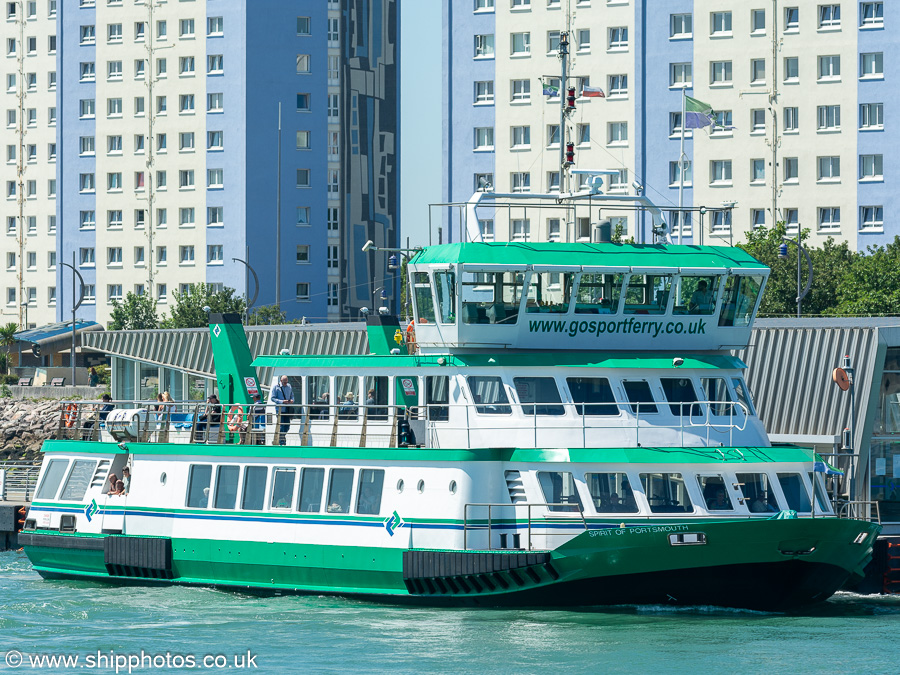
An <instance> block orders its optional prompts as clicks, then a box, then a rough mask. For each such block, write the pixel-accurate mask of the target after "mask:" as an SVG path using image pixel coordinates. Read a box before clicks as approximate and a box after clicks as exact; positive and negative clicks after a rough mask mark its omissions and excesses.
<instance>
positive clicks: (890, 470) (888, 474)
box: [869, 347, 900, 523]
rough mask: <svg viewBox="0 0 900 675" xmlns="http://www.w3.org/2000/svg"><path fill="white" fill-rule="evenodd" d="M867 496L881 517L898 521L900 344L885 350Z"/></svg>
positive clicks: (899, 502) (885, 519) (899, 491)
mask: <svg viewBox="0 0 900 675" xmlns="http://www.w3.org/2000/svg"><path fill="white" fill-rule="evenodd" d="M869 476H870V478H869V488H870V493H869V494H870V499H872V500H875V501H878V502H880V503H879V508H880V509H881V520H882V522H887V523H900V348H897V347H893V348H889V349H888V350H887V353H886V354H885V359H884V372H883V374H882V376H881V385H880V390H879V393H878V407H877V408H876V412H875V424H874V426H873V433H872V443H871V445H870V446H869Z"/></svg>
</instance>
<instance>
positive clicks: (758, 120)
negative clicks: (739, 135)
mask: <svg viewBox="0 0 900 675" xmlns="http://www.w3.org/2000/svg"><path fill="white" fill-rule="evenodd" d="M750 133H751V134H764V133H766V111H765V110H764V109H762V108H755V109H753V110H751V111H750Z"/></svg>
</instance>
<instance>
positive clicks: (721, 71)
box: [709, 61, 731, 86]
mask: <svg viewBox="0 0 900 675" xmlns="http://www.w3.org/2000/svg"><path fill="white" fill-rule="evenodd" d="M709 67H710V84H713V85H720V86H724V85H730V84H731V61H713V62H711V63H710V66H709Z"/></svg>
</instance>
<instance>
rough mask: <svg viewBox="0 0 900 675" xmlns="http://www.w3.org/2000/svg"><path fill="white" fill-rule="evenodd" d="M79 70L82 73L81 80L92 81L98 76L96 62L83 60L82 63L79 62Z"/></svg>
mask: <svg viewBox="0 0 900 675" xmlns="http://www.w3.org/2000/svg"><path fill="white" fill-rule="evenodd" d="M78 72H79V73H80V76H79V80H80V81H81V82H92V81H93V80H94V79H95V77H96V73H95V70H94V62H93V61H83V62H82V63H81V64H79V71H78Z"/></svg>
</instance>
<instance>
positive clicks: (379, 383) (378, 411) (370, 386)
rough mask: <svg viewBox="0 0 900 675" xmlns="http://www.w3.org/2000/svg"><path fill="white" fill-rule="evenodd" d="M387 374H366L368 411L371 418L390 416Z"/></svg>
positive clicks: (377, 418) (384, 418)
mask: <svg viewBox="0 0 900 675" xmlns="http://www.w3.org/2000/svg"><path fill="white" fill-rule="evenodd" d="M387 404H388V377H387V375H367V376H366V412H367V413H368V418H369V419H370V420H386V419H387V417H388V409H387Z"/></svg>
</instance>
